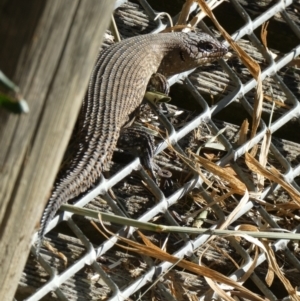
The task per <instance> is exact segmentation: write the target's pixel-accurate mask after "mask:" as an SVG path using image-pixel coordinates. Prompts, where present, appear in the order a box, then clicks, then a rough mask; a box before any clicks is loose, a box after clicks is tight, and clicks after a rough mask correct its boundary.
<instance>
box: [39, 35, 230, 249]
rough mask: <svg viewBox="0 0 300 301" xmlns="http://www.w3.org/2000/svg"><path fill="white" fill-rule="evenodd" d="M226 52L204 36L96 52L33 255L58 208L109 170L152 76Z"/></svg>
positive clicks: (155, 39)
mask: <svg viewBox="0 0 300 301" xmlns="http://www.w3.org/2000/svg"><path fill="white" fill-rule="evenodd" d="M226 53H227V47H226V46H225V45H224V44H223V43H221V42H219V41H218V40H216V39H215V38H213V37H212V36H210V35H208V34H206V33H203V32H188V33H184V32H171V33H159V34H146V35H140V36H136V37H133V38H128V39H125V40H122V41H121V42H118V43H115V44H113V45H111V46H109V47H108V48H106V49H105V50H103V51H100V53H99V55H98V58H97V60H96V63H95V66H94V68H93V71H92V74H91V77H90V81H89V84H88V88H87V92H86V95H85V97H84V100H83V104H82V107H81V109H80V113H79V116H78V120H77V123H76V127H75V128H76V129H77V131H76V135H75V139H74V140H75V142H76V143H75V144H74V147H75V150H74V153H75V156H73V158H72V159H71V162H70V164H69V165H68V168H67V169H66V171H65V172H64V173H63V174H62V175H61V176H60V177H59V178H58V180H56V182H55V184H54V187H53V190H52V194H51V197H50V199H49V201H48V204H47V205H46V208H45V210H44V213H43V216H42V218H41V225H40V230H39V232H38V239H37V254H39V249H40V246H41V242H42V240H43V238H44V235H45V232H46V228H47V226H48V224H49V222H50V221H51V220H52V218H53V217H54V215H55V213H56V212H57V210H58V209H59V207H60V206H61V205H62V204H63V203H66V202H67V201H69V200H71V199H73V198H75V197H77V196H79V195H80V194H81V193H83V192H86V191H87V190H88V189H89V188H91V186H92V185H93V184H95V183H96V181H97V180H98V179H99V178H100V175H101V173H102V172H103V171H105V170H106V169H107V165H108V163H109V162H110V160H111V158H112V155H113V151H114V149H115V147H116V144H117V140H118V138H119V135H120V131H121V129H122V127H123V126H124V125H125V124H126V122H127V121H128V116H129V114H131V113H132V112H133V111H134V110H135V109H136V108H137V107H138V106H139V105H140V104H141V102H142V100H143V97H144V94H145V91H146V88H147V84H148V82H149V80H150V78H151V76H152V75H153V74H156V73H158V74H161V75H162V76H163V78H165V79H166V78H167V77H170V76H172V75H174V74H177V73H181V72H184V71H187V70H190V69H193V68H196V67H198V66H201V65H204V64H206V63H208V62H211V61H213V60H216V59H219V58H221V57H223V56H224V55H225V54H226Z"/></svg>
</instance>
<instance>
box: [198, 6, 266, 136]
mask: <svg viewBox="0 0 300 301" xmlns="http://www.w3.org/2000/svg"><path fill="white" fill-rule="evenodd" d="M197 2H198V4H199V5H200V6H201V8H202V10H203V11H204V12H205V13H206V14H207V15H208V16H209V17H210V19H211V20H212V22H213V23H214V25H215V26H216V27H217V29H218V30H219V31H220V32H221V33H222V35H223V36H224V38H225V39H226V40H227V41H228V43H229V44H230V46H231V47H232V48H233V49H234V50H235V51H236V53H237V54H238V56H239V58H240V59H241V60H242V62H243V64H244V65H245V66H246V67H247V68H248V70H249V72H250V73H251V75H252V76H253V77H254V79H255V80H256V81H257V88H256V93H255V97H254V110H253V116H252V118H253V123H252V131H251V138H253V137H254V136H255V134H256V131H257V128H258V125H259V122H260V118H261V113H262V102H263V90H262V81H261V70H260V66H259V64H258V63H257V62H255V61H254V60H253V59H252V58H251V57H250V56H249V55H248V54H247V53H246V52H245V51H244V50H243V49H242V48H241V47H240V46H239V45H237V44H236V43H235V42H234V41H233V40H232V38H231V36H230V35H229V34H228V33H227V32H226V31H225V30H224V28H223V27H222V26H221V25H220V24H219V22H218V21H217V19H216V18H215V16H214V14H213V13H212V11H211V10H210V9H209V7H208V6H207V4H206V3H205V1H204V0H197Z"/></svg>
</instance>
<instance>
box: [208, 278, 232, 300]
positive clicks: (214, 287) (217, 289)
mask: <svg viewBox="0 0 300 301" xmlns="http://www.w3.org/2000/svg"><path fill="white" fill-rule="evenodd" d="M204 278H205V280H206V282H207V283H208V285H209V286H210V287H211V289H212V290H213V291H214V292H216V293H217V294H218V295H219V296H220V297H221V298H222V300H226V301H235V300H234V299H233V298H232V297H231V296H229V295H227V294H226V293H225V291H223V290H222V289H221V288H220V286H219V285H218V284H217V283H216V282H215V281H212V280H211V279H210V278H208V277H204Z"/></svg>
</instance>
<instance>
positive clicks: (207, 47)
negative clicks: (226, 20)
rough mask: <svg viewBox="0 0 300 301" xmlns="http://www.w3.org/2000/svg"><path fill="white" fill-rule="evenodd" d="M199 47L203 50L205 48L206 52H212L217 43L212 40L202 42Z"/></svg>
mask: <svg viewBox="0 0 300 301" xmlns="http://www.w3.org/2000/svg"><path fill="white" fill-rule="evenodd" d="M199 47H200V48H201V50H204V51H206V52H212V51H214V49H215V45H214V44H212V43H210V42H200V43H199Z"/></svg>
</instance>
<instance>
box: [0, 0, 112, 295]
mask: <svg viewBox="0 0 300 301" xmlns="http://www.w3.org/2000/svg"><path fill="white" fill-rule="evenodd" d="M22 2H23V3H22ZM41 2H42V4H41ZM113 4H114V1H110V0H102V1H99V0H92V1H83V0H81V1H80V0H77V1H75V0H64V1H60V0H48V1H39V0H34V1H30V3H28V2H27V1H26V5H27V6H26V5H25V6H26V9H25V8H24V1H22V0H13V1H2V2H0V9H1V12H0V17H2V18H1V20H2V21H3V22H2V21H1V22H2V24H3V23H4V25H5V26H4V27H3V30H0V38H1V41H4V42H5V44H3V43H2V47H1V48H2V51H1V52H0V57H1V59H0V68H1V69H2V70H3V71H4V72H6V74H8V75H9V76H11V77H12V78H13V80H14V81H15V82H16V83H17V84H18V85H19V86H20V88H21V90H22V92H23V94H24V96H25V98H26V100H28V103H29V106H30V113H29V115H27V116H21V117H19V116H14V115H9V114H7V113H6V112H0V145H1V151H0V178H1V180H0V271H1V272H0V286H1V288H2V289H1V290H0V300H11V299H12V297H13V295H14V292H15V289H16V287H17V285H18V280H19V277H20V274H21V272H22V269H23V266H24V263H25V260H26V258H27V255H28V251H29V245H30V237H31V235H32V233H33V231H34V228H35V225H37V223H38V221H39V219H40V216H41V214H42V210H43V208H44V206H45V203H46V201H47V199H48V196H49V193H50V191H51V187H52V184H53V181H54V178H55V176H56V173H57V170H58V167H59V164H60V162H61V159H62V156H63V154H64V151H65V148H66V146H67V143H68V140H69V138H70V135H71V132H72V129H73V126H74V123H75V120H76V116H77V113H78V111H79V108H80V104H81V102H82V99H83V96H84V93H85V89H86V86H87V81H88V78H89V75H90V73H91V70H92V67H93V63H94V61H95V58H96V56H97V52H98V49H99V47H100V45H101V41H102V36H103V33H104V30H105V29H106V27H107V24H108V21H109V18H110V15H111V12H112V9H113ZM22 6H23V7H22ZM22 10H23V12H22ZM31 10H32V14H31ZM26 11H28V13H29V15H28V16H27V15H26ZM20 17H22V18H23V22H24V24H23V26H27V29H26V30H25V29H24V27H22V21H20V20H19V18H20ZM26 19H28V20H26ZM26 21H28V23H26ZM2 24H1V27H2ZM27 24H29V25H30V26H28V25H27ZM5 29H6V32H5ZM5 34H7V35H8V37H7V38H5ZM2 36H3V39H2ZM12 39H14V40H15V41H14V43H13V41H12ZM11 45H14V47H16V48H17V50H14V51H12V53H13V55H11V54H10V53H9V51H8V49H11V48H10V47H9V46H11ZM3 49H6V52H5V51H3ZM6 58H7V59H6Z"/></svg>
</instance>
